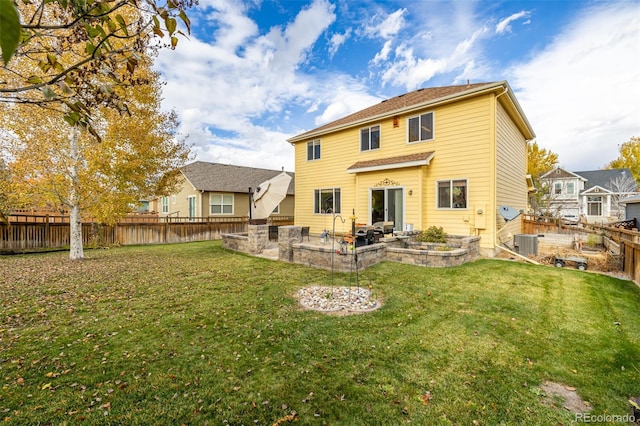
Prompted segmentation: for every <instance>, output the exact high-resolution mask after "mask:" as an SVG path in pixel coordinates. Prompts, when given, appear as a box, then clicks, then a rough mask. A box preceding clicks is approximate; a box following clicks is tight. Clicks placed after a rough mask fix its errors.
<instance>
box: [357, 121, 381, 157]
mask: <svg viewBox="0 0 640 426" xmlns="http://www.w3.org/2000/svg"><path fill="white" fill-rule="evenodd" d="M379 148H380V126H371V127H367V128H366V129H360V151H370V150H372V149H379Z"/></svg>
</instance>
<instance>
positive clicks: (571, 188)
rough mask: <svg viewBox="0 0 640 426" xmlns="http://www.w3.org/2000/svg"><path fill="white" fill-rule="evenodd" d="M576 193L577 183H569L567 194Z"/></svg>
mask: <svg viewBox="0 0 640 426" xmlns="http://www.w3.org/2000/svg"><path fill="white" fill-rule="evenodd" d="M575 193H576V184H575V182H567V194H569V195H573V194H575Z"/></svg>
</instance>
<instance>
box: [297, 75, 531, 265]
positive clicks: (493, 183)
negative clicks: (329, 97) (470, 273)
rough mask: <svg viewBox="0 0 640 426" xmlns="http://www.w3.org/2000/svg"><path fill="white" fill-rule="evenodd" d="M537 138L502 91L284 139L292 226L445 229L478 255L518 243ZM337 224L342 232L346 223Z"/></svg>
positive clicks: (384, 105)
mask: <svg viewBox="0 0 640 426" xmlns="http://www.w3.org/2000/svg"><path fill="white" fill-rule="evenodd" d="M534 137H535V134H534V132H533V129H532V128H531V125H530V124H529V122H528V120H527V118H526V117H525V115H524V112H523V111H522V109H521V107H520V105H519V103H518V101H517V100H516V97H515V95H514V93H513V91H512V90H511V87H510V86H509V84H508V83H507V82H506V81H500V82H493V83H477V84H466V85H460V86H447V87H434V88H425V89H419V90H416V91H413V92H410V93H406V94H404V95H400V96H396V97H394V98H391V99H387V100H385V101H382V102H381V103H379V104H376V105H373V106H371V107H369V108H366V109H364V110H362V111H358V112H356V113H354V114H351V115H348V116H346V117H343V118H341V119H339V120H336V121H333V122H331V123H328V124H325V125H323V126H320V127H318V128H316V129H313V130H310V131H308V132H305V133H302V134H300V135H297V136H294V137H292V138H290V139H289V140H288V141H289V142H290V143H291V144H293V145H294V146H295V169H296V181H295V193H296V197H295V223H296V225H299V226H310V227H311V233H312V234H319V233H321V232H322V231H323V230H329V231H331V230H332V229H334V228H335V231H336V233H346V232H348V230H349V229H350V227H351V217H352V216H356V222H357V223H363V224H368V225H372V224H374V223H376V222H380V221H393V222H394V227H395V230H396V231H406V230H414V231H419V230H425V229H427V228H429V227H431V226H442V227H443V228H444V230H445V232H447V233H448V234H452V235H465V236H466V235H478V236H480V237H482V238H481V249H482V251H483V253H484V254H485V255H488V256H492V255H494V254H495V252H496V245H498V244H501V243H502V242H507V241H511V239H512V237H513V235H514V234H517V233H520V229H521V223H520V219H521V217H520V216H519V217H517V218H516V219H513V220H510V221H505V219H504V217H503V216H502V215H501V214H500V210H501V209H500V207H501V206H507V207H511V208H513V209H516V210H526V209H527V194H528V183H527V175H526V173H527V158H526V157H527V154H526V153H527V146H526V145H527V142H528V141H529V140H531V139H533V138H534ZM343 220H344V222H343Z"/></svg>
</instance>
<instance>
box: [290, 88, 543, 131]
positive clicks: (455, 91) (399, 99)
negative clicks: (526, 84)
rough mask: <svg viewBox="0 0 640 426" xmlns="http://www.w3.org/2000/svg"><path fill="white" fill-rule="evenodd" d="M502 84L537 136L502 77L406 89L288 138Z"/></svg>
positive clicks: (474, 92) (442, 100) (342, 125)
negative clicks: (467, 82) (494, 80)
mask: <svg viewBox="0 0 640 426" xmlns="http://www.w3.org/2000/svg"><path fill="white" fill-rule="evenodd" d="M499 88H505V90H507V91H508V92H509V95H510V96H511V97H512V101H513V102H514V105H515V107H516V109H517V110H518V111H519V113H520V115H521V117H522V120H523V121H524V122H525V125H526V126H527V128H528V130H529V132H531V136H532V137H533V136H535V134H534V133H533V130H532V129H531V126H530V125H529V123H528V121H527V119H526V117H525V116H524V113H523V112H522V111H521V110H520V107H519V105H518V104H517V101H516V100H515V96H514V95H513V92H512V91H511V88H510V87H509V85H508V83H507V82H506V81H500V82H490V83H474V84H464V85H459V86H443V87H430V88H422V89H418V90H414V91H413V92H409V93H405V94H403V95H399V96H396V97H393V98H391V99H385V100H383V101H382V102H380V103H378V104H375V105H372V106H370V107H368V108H365V109H363V110H360V111H358V112H355V113H353V114H350V115H347V116H346V117H342V118H340V119H338V120H335V121H332V122H330V123H327V124H324V125H322V126H320V127H316V128H315V129H312V130H309V131H307V132H304V133H301V134H299V135H297V136H294V137H292V138H290V139H288V141H289V142H299V141H302V140H304V139H308V138H310V137H314V136H315V135H321V134H324V133H328V132H330V131H334V130H339V129H341V128H345V127H350V126H352V125H356V124H358V123H362V122H366V121H371V120H373V119H377V118H382V117H390V116H393V115H400V114H403V113H406V112H409V111H411V110H414V109H416V108H421V107H425V106H428V105H430V104H436V103H439V102H445V101H453V100H455V99H456V98H459V97H464V96H466V95H473V94H477V93H478V92H482V91H484V90H496V89H499Z"/></svg>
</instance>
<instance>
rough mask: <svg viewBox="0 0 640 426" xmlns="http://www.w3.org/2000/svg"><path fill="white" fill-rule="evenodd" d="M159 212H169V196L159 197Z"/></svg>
mask: <svg viewBox="0 0 640 426" xmlns="http://www.w3.org/2000/svg"><path fill="white" fill-rule="evenodd" d="M165 201H166V203H165ZM160 212H161V213H162V214H169V197H161V198H160Z"/></svg>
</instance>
